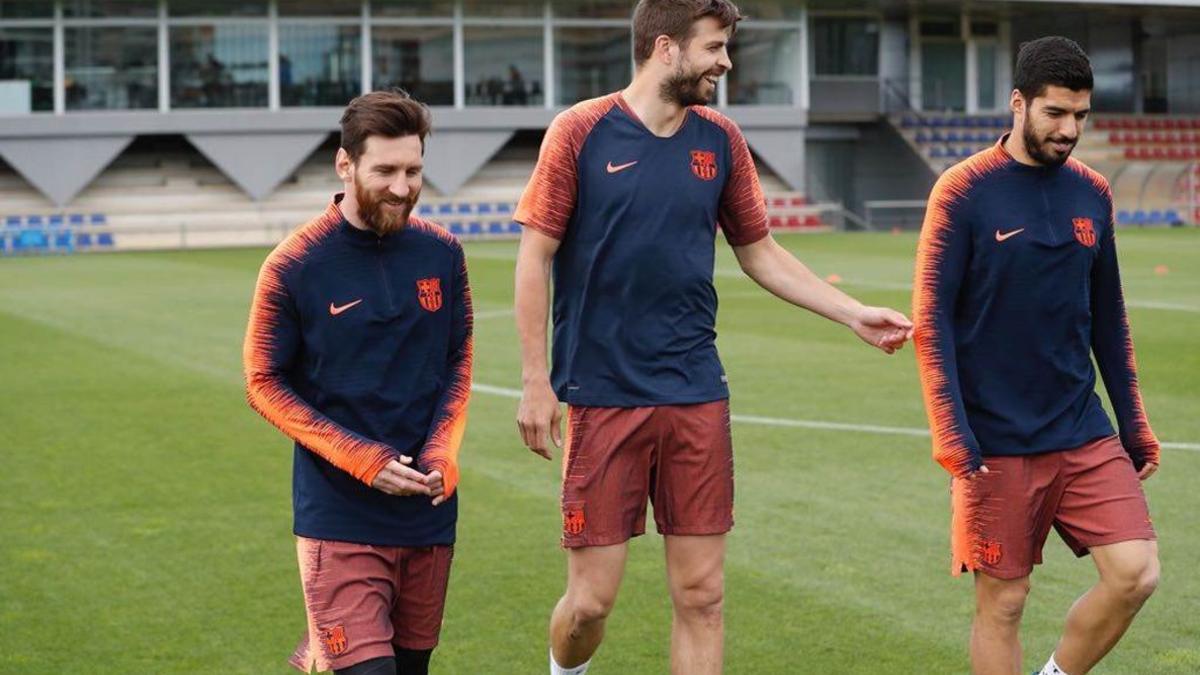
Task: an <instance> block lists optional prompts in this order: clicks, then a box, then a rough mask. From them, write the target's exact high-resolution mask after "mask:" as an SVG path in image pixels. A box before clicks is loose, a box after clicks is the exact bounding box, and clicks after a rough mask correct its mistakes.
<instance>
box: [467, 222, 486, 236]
mask: <svg viewBox="0 0 1200 675" xmlns="http://www.w3.org/2000/svg"><path fill="white" fill-rule="evenodd" d="M467 234H483V223H481V222H479V221H477V220H476V221H471V222H470V223H467Z"/></svg>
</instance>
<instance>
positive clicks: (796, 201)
mask: <svg viewBox="0 0 1200 675" xmlns="http://www.w3.org/2000/svg"><path fill="white" fill-rule="evenodd" d="M791 203H792V206H804V205H805V204H807V203H808V199H807V198H805V197H792V199H791Z"/></svg>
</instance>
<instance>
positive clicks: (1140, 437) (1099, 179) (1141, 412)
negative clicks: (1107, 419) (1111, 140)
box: [1067, 157, 1160, 464]
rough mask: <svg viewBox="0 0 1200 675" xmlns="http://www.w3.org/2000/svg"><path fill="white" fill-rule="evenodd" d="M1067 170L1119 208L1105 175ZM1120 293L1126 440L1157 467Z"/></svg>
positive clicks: (1074, 165) (1077, 166)
mask: <svg viewBox="0 0 1200 675" xmlns="http://www.w3.org/2000/svg"><path fill="white" fill-rule="evenodd" d="M1067 167H1068V168H1070V169H1071V170H1072V171H1075V172H1076V173H1078V174H1080V175H1081V176H1083V177H1084V178H1085V179H1087V180H1088V181H1089V182H1091V184H1092V185H1093V186H1094V187H1095V188H1096V191H1097V192H1098V193H1099V194H1100V195H1101V196H1102V197H1104V198H1105V199H1107V200H1108V203H1109V208H1110V209H1111V208H1115V207H1114V206H1113V196H1112V187H1111V186H1110V185H1109V183H1108V179H1107V178H1105V177H1104V175H1103V174H1101V173H1100V172H1098V171H1096V170H1094V169H1092V168H1091V167H1089V166H1088V165H1086V164H1084V163H1083V162H1080V161H1079V160H1077V159H1075V158H1074V157H1072V158H1070V159H1068V160H1067ZM1116 222H1117V221H1116V218H1115V217H1114V216H1113V214H1111V213H1110V215H1109V223H1110V224H1112V226H1113V227H1114V228H1115V226H1116ZM1108 236H1109V237H1112V238H1113V239H1114V240H1115V238H1116V234H1115V232H1113V231H1111V230H1110V232H1109V234H1108ZM1116 292H1117V297H1118V298H1119V307H1120V310H1121V312H1120V313H1121V342H1122V346H1121V350H1122V352H1123V354H1124V357H1125V364H1124V365H1125V369H1126V373H1127V378H1128V380H1127V382H1126V383H1125V386H1126V387H1127V391H1126V396H1127V397H1128V400H1129V401H1130V405H1131V407H1132V416H1133V420H1132V421H1133V428H1134V430H1133V433H1132V434H1131V435H1130V437H1129V438H1126V439H1123V440H1124V441H1125V442H1126V443H1127V444H1128V445H1130V447H1128V448H1126V450H1127V451H1130V452H1132V453H1134V454H1136V455H1137V456H1138V457H1139V458H1140V459H1142V460H1144V461H1146V462H1152V463H1154V464H1157V463H1159V460H1160V444H1159V442H1158V438H1157V437H1156V436H1155V435H1154V431H1153V430H1152V429H1151V428H1150V418H1149V417H1148V416H1147V415H1146V406H1145V404H1144V403H1143V401H1142V390H1141V387H1140V386H1138V376H1137V358H1136V357H1135V355H1134V348H1133V331H1132V328H1131V327H1130V325H1129V312H1128V311H1126V310H1125V290H1124V288H1122V287H1121V286H1120V285H1118V286H1117V288H1116ZM1111 403H1112V405H1113V407H1114V408H1116V406H1117V402H1116V401H1112V402H1111ZM1114 413H1115V414H1118V415H1119V414H1120V412H1119V411H1115V410H1114Z"/></svg>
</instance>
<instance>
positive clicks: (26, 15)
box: [0, 0, 54, 19]
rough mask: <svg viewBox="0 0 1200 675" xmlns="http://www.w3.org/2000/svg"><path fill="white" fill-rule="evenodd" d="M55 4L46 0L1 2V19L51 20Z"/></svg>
mask: <svg viewBox="0 0 1200 675" xmlns="http://www.w3.org/2000/svg"><path fill="white" fill-rule="evenodd" d="M53 17H54V3H53V2H47V1H46V0H0V19H50V18H53Z"/></svg>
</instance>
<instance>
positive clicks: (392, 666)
mask: <svg viewBox="0 0 1200 675" xmlns="http://www.w3.org/2000/svg"><path fill="white" fill-rule="evenodd" d="M397 663H398V659H393V658H392V657H390V656H380V657H379V658H377V659H369V660H367V661H362V662H361V663H356V664H354V665H352V666H350V667H349V668H339V669H338V670H335V671H333V675H396V664H397Z"/></svg>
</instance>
